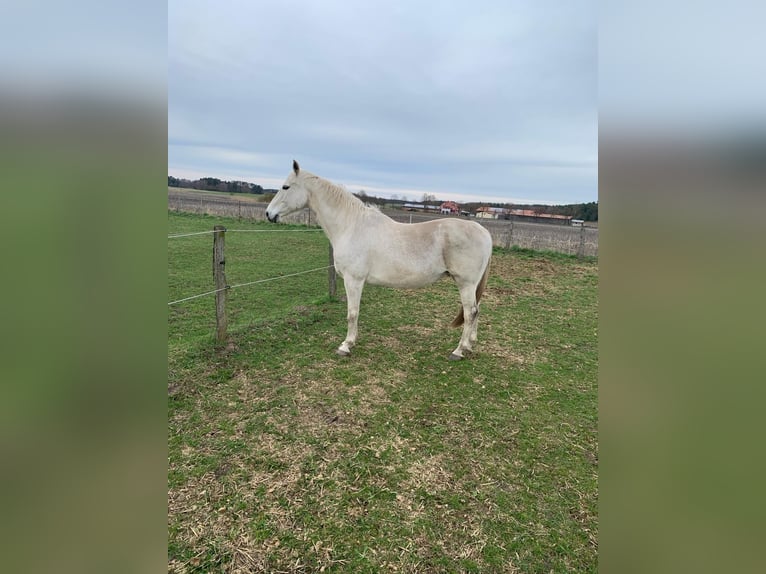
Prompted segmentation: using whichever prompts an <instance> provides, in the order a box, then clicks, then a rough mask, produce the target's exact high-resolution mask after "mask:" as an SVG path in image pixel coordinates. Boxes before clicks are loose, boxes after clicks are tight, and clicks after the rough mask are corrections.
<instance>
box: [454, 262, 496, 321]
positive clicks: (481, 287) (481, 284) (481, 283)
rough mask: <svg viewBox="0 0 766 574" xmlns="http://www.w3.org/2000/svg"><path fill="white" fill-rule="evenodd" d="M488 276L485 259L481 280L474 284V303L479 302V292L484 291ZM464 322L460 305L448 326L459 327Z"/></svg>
mask: <svg viewBox="0 0 766 574" xmlns="http://www.w3.org/2000/svg"><path fill="white" fill-rule="evenodd" d="M488 278H489V261H487V266H486V267H485V268H484V275H482V276H481V281H479V284H478V285H477V286H476V304H477V305H478V304H479V301H481V294H482V293H484V288H485V287H486V286H487V279H488ZM464 322H465V317H464V316H463V306H462V305H461V306H460V312H459V313H458V314H457V317H455V320H454V321H452V324H451V325H450V326H452V327H460V326H461V325H462V324H463V323H464Z"/></svg>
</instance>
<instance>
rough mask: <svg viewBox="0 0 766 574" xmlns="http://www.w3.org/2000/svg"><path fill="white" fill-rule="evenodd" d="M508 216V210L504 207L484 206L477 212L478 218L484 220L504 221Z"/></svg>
mask: <svg viewBox="0 0 766 574" xmlns="http://www.w3.org/2000/svg"><path fill="white" fill-rule="evenodd" d="M506 215H508V210H507V209H505V208H504V207H485V206H482V207H480V208H478V209H477V210H476V217H479V218H483V219H503V218H504V217H505V216H506Z"/></svg>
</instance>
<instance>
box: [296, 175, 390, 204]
mask: <svg viewBox="0 0 766 574" xmlns="http://www.w3.org/2000/svg"><path fill="white" fill-rule="evenodd" d="M303 176H304V177H305V178H306V179H310V180H311V182H312V185H313V186H314V187H315V188H318V189H319V191H320V193H322V194H323V195H325V196H327V197H329V198H330V201H331V202H332V203H334V204H335V205H336V206H337V207H338V209H341V210H344V211H358V212H360V213H381V212H380V210H379V209H378V208H377V206H371V205H367V204H365V203H364V202H363V201H362V200H361V199H359V198H358V197H357V196H355V195H354V194H353V193H351V192H350V191H348V190H347V189H345V188H344V187H342V186H340V185H337V184H335V183H333V182H331V181H328V180H326V179H323V178H321V177H319V176H318V175H314V174H313V173H310V172H304V174H303Z"/></svg>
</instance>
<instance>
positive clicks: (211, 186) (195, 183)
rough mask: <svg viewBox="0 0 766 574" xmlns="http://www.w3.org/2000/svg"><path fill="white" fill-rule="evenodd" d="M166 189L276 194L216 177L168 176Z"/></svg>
mask: <svg viewBox="0 0 766 574" xmlns="http://www.w3.org/2000/svg"><path fill="white" fill-rule="evenodd" d="M168 187H185V188H188V189H201V190H204V191H224V192H228V193H253V194H257V195H262V194H264V193H276V192H277V190H276V189H264V188H263V187H261V186H260V185H258V184H257V183H250V182H249V181H224V180H221V179H218V178H217V177H201V178H200V179H194V180H191V179H183V178H178V177H173V176H172V175H169V176H168Z"/></svg>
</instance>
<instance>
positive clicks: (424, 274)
mask: <svg viewBox="0 0 766 574" xmlns="http://www.w3.org/2000/svg"><path fill="white" fill-rule="evenodd" d="M306 206H308V207H310V208H311V209H312V210H313V211H314V213H316V216H317V219H318V220H319V224H320V225H321V226H322V228H323V229H324V232H325V233H326V234H327V237H328V238H329V240H330V243H331V244H332V247H333V251H334V255H335V269H336V270H337V271H338V273H340V275H341V276H342V277H343V281H344V284H345V287H346V297H347V300H348V333H347V335H346V339H345V340H344V341H343V343H342V344H341V345H340V347H338V351H337V353H338V354H339V355H341V356H346V355H349V354H350V353H351V348H352V347H353V346H354V344H355V343H356V336H357V319H358V317H359V301H360V300H361V298H362V289H363V288H364V284H365V282H368V283H371V284H373V285H384V286H386V287H397V288H402V289H412V288H416V287H425V286H426V285H430V284H431V283H433V282H434V281H436V280H437V279H439V278H441V277H444V276H450V277H452V278H453V279H454V280H455V283H457V286H458V289H459V290H460V300H461V301H462V304H463V306H462V307H461V309H460V312H459V313H458V315H457V317H456V318H455V320H454V321H453V322H452V326H453V327H459V326H460V325H463V334H462V336H461V337H460V343H459V344H458V346H457V348H456V349H455V350H454V351H452V354H451V355H450V357H449V358H450V360H453V361H458V360H460V359H462V358H463V356H464V354H465V353H468V352H470V351H471V350H472V346H473V343H475V342H476V329H477V326H478V322H479V300H480V299H481V294H482V292H483V291H484V288H485V286H486V285H487V277H488V275H489V261H490V258H491V256H492V237H491V236H490V234H489V231H487V230H486V229H485V228H484V227H482V226H481V225H479V224H478V223H476V222H473V221H466V220H463V219H434V220H431V221H427V222H425V223H414V224H407V223H398V222H396V221H394V220H393V219H391V218H390V217H388V216H386V215H384V214H383V213H381V212H380V211H379V210H378V209H376V208H374V207H368V206H366V205H364V204H363V203H362V202H361V201H360V200H359V199H357V198H356V197H355V196H354V195H352V194H351V193H349V192H348V191H346V190H345V189H343V188H342V187H339V186H337V185H335V184H333V183H331V182H329V181H327V180H325V179H322V178H321V177H318V176H316V175H314V174H311V173H309V172H307V171H304V170H301V169H300V167H299V166H298V162H296V161H293V171H292V172H291V173H290V175H289V176H288V177H287V180H285V184H284V185H283V186H282V189H281V190H280V191H279V192H278V193H277V195H276V196H275V197H274V199H272V200H271V203H269V206H268V207H267V208H266V217H268V219H269V221H271V222H276V221H277V220H278V219H279V217H280V216H284V215H288V214H289V213H292V212H294V211H297V210H299V209H303V208H304V207H306Z"/></svg>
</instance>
